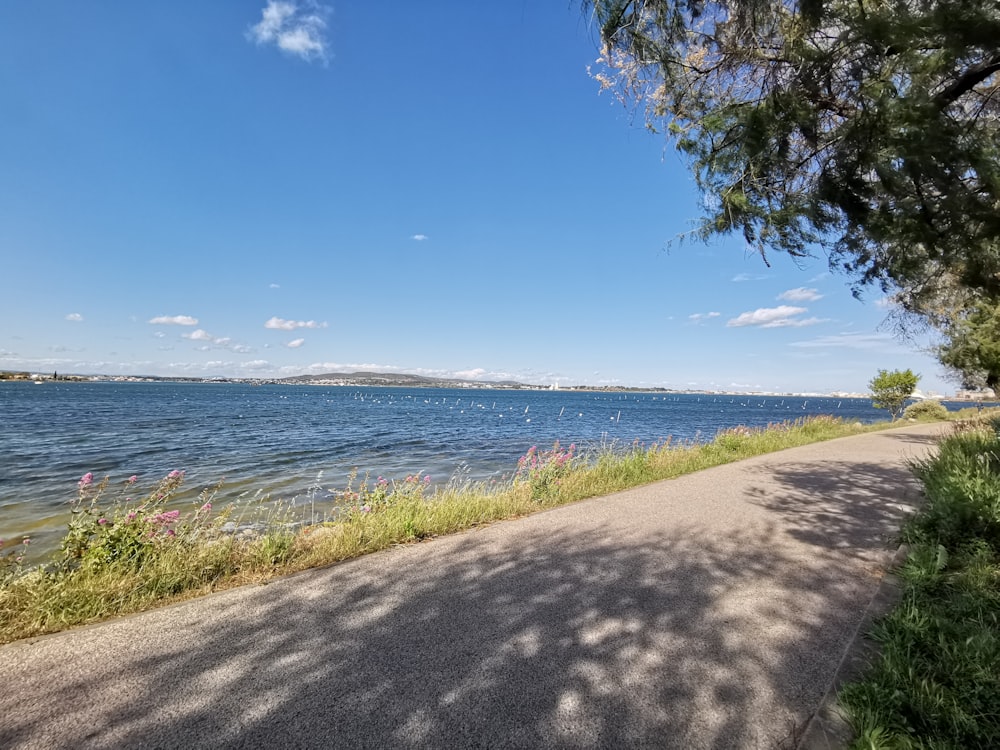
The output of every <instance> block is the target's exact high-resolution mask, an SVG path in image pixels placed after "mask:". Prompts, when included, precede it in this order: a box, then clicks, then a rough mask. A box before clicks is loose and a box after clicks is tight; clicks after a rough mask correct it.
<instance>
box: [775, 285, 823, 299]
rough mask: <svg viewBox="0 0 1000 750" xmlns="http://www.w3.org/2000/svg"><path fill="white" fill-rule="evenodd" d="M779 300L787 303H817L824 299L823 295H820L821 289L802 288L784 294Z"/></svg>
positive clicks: (780, 295)
mask: <svg viewBox="0 0 1000 750" xmlns="http://www.w3.org/2000/svg"><path fill="white" fill-rule="evenodd" d="M777 298H778V299H779V300H784V301H785V302H815V301H816V300H818V299H823V295H822V294H820V293H819V289H812V288H806V287H804V286H800V287H796V288H795V289H789V290H788V291H786V292H782V293H781V294H779V295H778V297H777Z"/></svg>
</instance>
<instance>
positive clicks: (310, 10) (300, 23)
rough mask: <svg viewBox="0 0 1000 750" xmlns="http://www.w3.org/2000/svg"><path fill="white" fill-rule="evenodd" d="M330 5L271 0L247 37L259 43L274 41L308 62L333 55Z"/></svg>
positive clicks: (279, 47)
mask: <svg viewBox="0 0 1000 750" xmlns="http://www.w3.org/2000/svg"><path fill="white" fill-rule="evenodd" d="M329 14H330V8H328V7H327V6H325V5H320V4H319V3H317V2H313V1H312V0H306V1H305V2H303V3H302V4H301V5H300V4H299V3H296V2H284V1H281V0H268V3H267V6H266V7H265V8H264V9H263V10H262V11H261V12H260V15H261V19H260V22H259V23H256V24H254V25H253V26H251V27H250V29H249V31H248V32H247V38H248V39H250V40H251V41H253V42H255V43H257V44H258V45H265V44H268V45H269V44H273V45H275V46H276V47H277V48H278V49H280V50H281V51H282V52H286V53H287V54H289V55H294V56H295V57H300V58H302V59H303V60H305V61H307V62H313V61H316V60H318V61H319V62H322V63H326V61H327V60H328V59H329V52H328V50H329V42H328V41H327V38H326V34H325V32H326V17H327V16H328V15H329Z"/></svg>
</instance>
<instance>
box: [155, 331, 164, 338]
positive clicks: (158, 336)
mask: <svg viewBox="0 0 1000 750" xmlns="http://www.w3.org/2000/svg"><path fill="white" fill-rule="evenodd" d="M153 335H154V336H155V337H156V338H158V339H165V338H166V337H167V334H165V333H164V332H163V331H154V332H153Z"/></svg>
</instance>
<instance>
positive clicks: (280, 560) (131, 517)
mask: <svg viewBox="0 0 1000 750" xmlns="http://www.w3.org/2000/svg"><path fill="white" fill-rule="evenodd" d="M886 426H888V424H887V423H883V424H879V425H869V426H862V425H860V424H857V423H856V424H849V423H845V422H843V421H841V420H838V419H834V418H832V417H816V418H810V419H803V420H798V421H796V422H790V423H785V424H780V425H772V426H770V427H768V428H767V429H750V428H747V427H736V428H733V429H729V430H725V431H723V432H720V433H719V434H718V435H716V437H715V439H714V440H712V441H711V442H699V443H689V444H684V445H676V444H671V443H669V442H667V443H666V444H657V445H651V446H644V445H638V444H636V445H631V446H625V447H622V448H620V449H617V450H613V449H607V450H603V451H601V452H599V453H597V454H594V455H578V454H577V453H576V450H575V447H574V446H569V447H567V448H561V447H560V446H558V445H556V446H554V447H553V448H551V449H547V450H537V449H535V448H532V449H531V450H530V451H529V452H528V454H527V455H525V456H524V457H522V459H521V460H520V462H519V464H518V467H517V471H516V473H515V474H514V476H513V478H512V479H511V480H509V481H504V482H491V483H473V482H464V483H461V482H455V481H453V482H451V483H449V484H448V485H447V486H444V487H441V488H438V489H435V490H431V488H430V486H429V485H428V484H427V482H426V480H425V478H423V477H420V476H410V477H406V478H405V479H401V480H395V481H390V480H386V479H382V478H381V477H379V478H375V479H374V480H373V479H372V478H370V477H351V478H350V480H349V481H348V482H347V486H346V487H344V488H343V490H341V491H339V492H338V493H337V496H338V499H337V502H336V503H335V504H334V505H332V506H330V505H329V504H328V507H326V508H318V507H314V506H309V505H307V506H305V507H300V508H291V507H283V506H281V505H280V504H277V505H275V504H266V505H265V504H250V505H240V504H234V505H227V506H226V507H223V508H219V507H215V508H213V494H212V492H211V491H209V492H206V493H204V494H203V495H202V497H200V498H199V500H198V502H196V503H195V504H194V505H192V506H191V507H190V509H189V510H187V511H179V510H166V509H165V508H166V507H167V505H168V504H169V503H170V499H171V497H172V496H173V495H174V494H175V493H176V492H177V491H178V490H179V488H180V487H181V485H182V483H183V479H184V477H183V474H182V473H181V472H171V474H170V475H168V476H167V477H165V478H164V479H163V480H161V481H160V482H159V483H158V484H157V485H156V486H155V487H152V488H150V489H149V490H147V491H146V492H144V493H142V494H141V495H140V493H139V490H138V488H137V487H136V486H135V484H134V482H135V479H134V478H131V479H130V480H127V481H125V482H124V483H123V484H122V485H120V486H118V487H113V486H111V485H110V484H109V482H108V481H107V480H104V481H103V482H101V481H98V480H96V479H95V478H94V477H93V476H91V475H89V474H88V475H86V476H84V477H83V478H82V479H81V480H80V484H79V492H78V496H77V498H76V501H75V502H74V504H73V508H72V510H73V513H72V519H71V521H70V523H69V526H68V529H67V532H66V535H65V536H64V538H63V540H62V545H61V550H60V552H59V553H57V554H56V555H54V556H53V558H52V559H51V560H49V561H48V562H47V563H45V564H43V565H37V566H31V567H28V566H26V565H25V564H24V562H23V554H22V553H23V551H24V548H23V547H22V546H21V544H20V543H19V540H15V541H14V542H13V543H11V542H8V544H7V545H6V548H5V549H3V550H0V642H3V643H6V642H10V641H13V640H17V639H20V638H26V637H29V636H34V635H39V634H43V633H49V632H54V631H58V630H62V629H64V628H67V627H71V626H74V625H79V624H83V623H89V622H96V621H99V620H102V619H106V618H109V617H114V616H117V615H122V614H126V613H130V612H137V611H140V610H143V609H148V608H150V607H153V606H157V605H159V604H161V603H165V602H169V601H176V600H178V599H181V598H186V597H191V596H197V595H200V594H204V593H208V592H210V591H214V590H219V589H222V588H228V587H231V586H237V585H241V584H245V583H251V582H264V581H266V580H268V579H271V578H273V577H275V576H280V575H284V574H287V573H292V572H295V571H298V570H303V569H306V568H310V567H317V566H322V565H328V564H330V563H334V562H337V561H341V560H345V559H348V558H352V557H357V556H359V555H363V554H366V553H369V552H374V551H377V550H381V549H385V548H387V547H390V546H393V545H397V544H404V543H408V542H414V541H417V540H420V539H425V538H428V537H433V536H437V535H441V534H448V533H452V532H456V531H460V530H463V529H469V528H471V527H474V526H477V525H480V524H486V523H490V522H493V521H498V520H502V519H508V518H515V517H518V516H523V515H526V514H529V513H534V512H537V511H539V510H543V509H546V508H552V507H555V506H558V505H562V504H565V503H570V502H574V501H576V500H581V499H583V498H587V497H594V496H598V495H605V494H608V493H611V492H615V491H618V490H622V489H626V488H629V487H635V486H638V485H642V484H646V483H649V482H653V481H657V480H660V479H667V478H670V477H676V476H679V475H681V474H687V473H690V472H694V471H698V470H700V469H705V468H708V467H711V466H717V465H720V464H724V463H728V462H731V461H737V460H739V459H742V458H747V457H750V456H755V455H760V454H763V453H768V452H772V451H777V450H782V449H784V448H791V447H795V446H799V445H805V444H808V443H813V442H817V441H821V440H829V439H831V438H836V437H843V436H847V435H854V434H858V433H860V432H865V431H869V430H873V429H879V428H884V427H886ZM133 496H135V497H133Z"/></svg>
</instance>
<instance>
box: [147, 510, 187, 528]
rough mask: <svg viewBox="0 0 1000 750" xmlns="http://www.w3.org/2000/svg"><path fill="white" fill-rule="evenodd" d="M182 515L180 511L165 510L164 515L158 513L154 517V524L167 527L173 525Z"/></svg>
mask: <svg viewBox="0 0 1000 750" xmlns="http://www.w3.org/2000/svg"><path fill="white" fill-rule="evenodd" d="M180 515H181V512H180V511H179V510H165V511H163V512H162V513H157V514H156V515H155V516H153V523H157V524H162V525H164V526H165V525H166V524H168V523H173V522H174V521H176V520H177V519H178V518H179V517H180Z"/></svg>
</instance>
